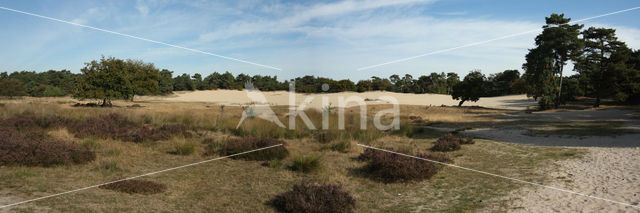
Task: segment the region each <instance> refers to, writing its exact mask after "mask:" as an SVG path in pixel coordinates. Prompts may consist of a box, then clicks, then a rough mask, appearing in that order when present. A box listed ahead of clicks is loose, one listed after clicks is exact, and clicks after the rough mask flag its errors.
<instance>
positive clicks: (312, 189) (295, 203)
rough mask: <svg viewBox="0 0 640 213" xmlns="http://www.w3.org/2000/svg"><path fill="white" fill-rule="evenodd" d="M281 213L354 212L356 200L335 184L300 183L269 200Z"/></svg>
mask: <svg viewBox="0 0 640 213" xmlns="http://www.w3.org/2000/svg"><path fill="white" fill-rule="evenodd" d="M271 205H273V206H274V207H275V208H276V209H277V210H278V211H281V212H308V213H323V212H354V211H355V208H356V199H355V198H353V196H351V194H350V193H349V192H348V191H346V190H344V189H342V187H341V186H340V185H337V184H327V185H320V184H315V183H307V182H302V183H300V184H296V185H294V186H293V189H291V190H290V191H287V192H284V193H282V194H279V195H278V196H276V197H275V198H274V199H273V200H271Z"/></svg>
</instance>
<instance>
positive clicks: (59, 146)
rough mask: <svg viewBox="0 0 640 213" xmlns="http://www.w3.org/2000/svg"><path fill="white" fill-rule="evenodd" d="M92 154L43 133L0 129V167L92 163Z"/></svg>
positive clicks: (94, 156) (88, 150)
mask: <svg viewBox="0 0 640 213" xmlns="http://www.w3.org/2000/svg"><path fill="white" fill-rule="evenodd" d="M95 158H96V153H95V152H94V151H93V150H90V149H86V148H82V147H80V146H77V145H76V144H73V143H70V142H65V141H61V140H58V139H55V138H52V137H48V136H47V135H46V134H45V133H44V132H42V131H30V132H29V133H28V134H27V133H22V132H18V131H16V130H13V129H11V128H7V127H0V165H23V166H44V167H49V166H55V165H64V164H83V163H87V162H90V161H93V160H95Z"/></svg>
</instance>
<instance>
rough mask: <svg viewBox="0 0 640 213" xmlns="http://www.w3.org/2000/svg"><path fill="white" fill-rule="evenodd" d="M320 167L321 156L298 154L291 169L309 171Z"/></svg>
mask: <svg viewBox="0 0 640 213" xmlns="http://www.w3.org/2000/svg"><path fill="white" fill-rule="evenodd" d="M320 167H321V165H320V156H298V157H295V158H293V165H291V170H293V171H299V172H302V173H309V172H314V171H317V170H319V169H320Z"/></svg>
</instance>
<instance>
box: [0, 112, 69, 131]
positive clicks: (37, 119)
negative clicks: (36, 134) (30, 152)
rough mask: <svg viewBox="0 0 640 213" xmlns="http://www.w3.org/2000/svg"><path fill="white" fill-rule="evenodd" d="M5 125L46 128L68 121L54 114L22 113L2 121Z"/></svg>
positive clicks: (17, 127)
mask: <svg viewBox="0 0 640 213" xmlns="http://www.w3.org/2000/svg"><path fill="white" fill-rule="evenodd" d="M1 122H2V124H1V125H3V126H6V127H10V128H15V129H17V130H28V129H33V128H35V129H46V128H53V127H59V126H63V125H65V124H66V123H67V122H68V121H67V119H65V118H62V117H59V116H53V115H47V116H36V115H31V114H21V115H15V116H12V117H9V118H7V119H4V120H2V121H1Z"/></svg>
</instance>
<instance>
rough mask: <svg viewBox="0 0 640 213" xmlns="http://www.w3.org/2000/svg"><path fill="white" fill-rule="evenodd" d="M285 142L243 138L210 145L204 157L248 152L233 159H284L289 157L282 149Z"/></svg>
mask: <svg viewBox="0 0 640 213" xmlns="http://www.w3.org/2000/svg"><path fill="white" fill-rule="evenodd" d="M279 144H282V145H281V146H276V147H272V148H268V149H263V150H259V151H253V152H248V151H252V150H256V149H260V148H265V147H269V146H275V145H279ZM284 144H285V142H284V141H282V140H279V139H273V138H254V137H244V138H237V139H230V140H227V141H225V142H222V143H212V144H209V145H207V147H206V148H205V155H213V154H217V155H219V156H229V155H234V154H238V153H243V152H248V153H245V154H242V155H236V156H233V157H231V158H233V159H244V160H252V161H266V160H273V159H284V158H285V157H287V156H288V155H289V151H288V150H287V149H286V148H285V147H284Z"/></svg>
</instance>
